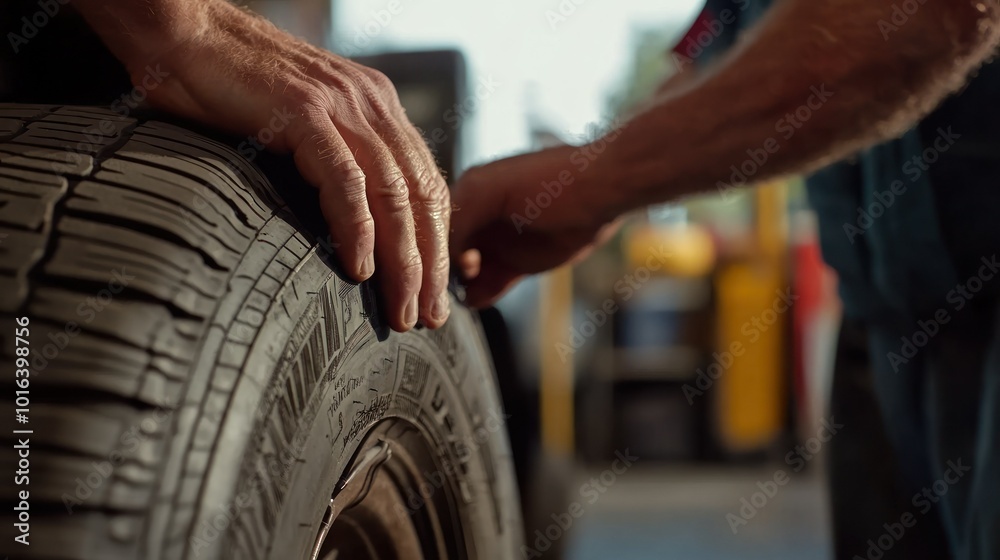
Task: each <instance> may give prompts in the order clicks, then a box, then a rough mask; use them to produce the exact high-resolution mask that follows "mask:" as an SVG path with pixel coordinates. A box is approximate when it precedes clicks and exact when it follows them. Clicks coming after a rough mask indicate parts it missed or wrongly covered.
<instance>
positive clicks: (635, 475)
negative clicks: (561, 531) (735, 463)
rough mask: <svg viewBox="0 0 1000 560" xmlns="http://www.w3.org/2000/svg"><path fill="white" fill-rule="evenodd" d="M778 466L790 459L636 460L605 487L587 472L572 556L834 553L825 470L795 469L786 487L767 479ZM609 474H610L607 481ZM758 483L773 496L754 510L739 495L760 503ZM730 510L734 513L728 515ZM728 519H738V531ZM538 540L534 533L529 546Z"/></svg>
mask: <svg viewBox="0 0 1000 560" xmlns="http://www.w3.org/2000/svg"><path fill="white" fill-rule="evenodd" d="M779 470H781V471H788V470H789V469H788V467H787V465H774V466H767V467H753V468H746V467H742V468H736V467H688V468H676V467H670V468H666V467H652V466H649V465H645V466H640V465H635V466H633V467H632V468H631V469H629V470H627V471H625V472H624V473H622V474H621V475H618V476H616V477H615V478H614V481H613V482H612V483H611V484H608V485H607V488H606V491H605V492H603V493H600V492H599V490H600V488H594V487H593V486H583V485H585V484H589V483H588V482H587V481H588V479H589V478H590V476H599V475H600V472H593V473H590V475H588V476H587V477H584V478H583V479H582V480H581V481H580V484H581V487H580V490H579V492H578V494H577V496H578V499H577V502H578V503H580V506H581V508H582V510H583V512H582V513H579V511H578V512H577V513H578V518H576V519H575V520H574V522H573V527H572V530H571V532H570V533H569V535H567V537H566V538H567V539H568V542H567V545H568V555H567V559H568V560H608V559H611V558H623V559H624V558H627V559H629V560H647V559H648V560H672V559H677V560H702V559H704V560H729V559H733V560H736V559H739V560H757V559H760V560H783V559H789V560H791V559H794V560H804V559H806V560H827V559H829V558H830V557H831V556H832V555H831V552H830V535H829V523H828V518H829V513H828V502H827V495H826V490H825V487H824V484H823V479H822V473H821V472H819V469H812V470H809V471H806V472H803V473H799V474H796V475H794V478H790V480H788V481H787V483H786V484H784V485H783V486H771V485H769V484H767V481H772V480H775V474H776V473H777V472H778V471H779ZM789 474H790V473H789ZM610 479H611V477H610V476H607V475H606V477H605V480H606V481H608V480H610ZM778 480H781V478H780V475H779V478H778ZM758 483H760V484H761V485H763V486H764V487H765V489H770V490H772V492H773V497H771V498H768V499H767V501H766V503H764V505H763V507H761V508H759V510H758V511H757V512H756V513H753V511H752V510H751V509H749V508H748V507H746V506H743V504H742V503H741V498H746V499H747V500H748V501H751V500H756V503H757V504H761V503H763V502H764V500H763V498H764V494H763V493H761V494H760V495H758V496H757V497H756V498H755V497H754V496H753V494H754V493H756V492H761V490H760V487H759V486H758ZM601 486H602V487H603V485H601ZM775 488H776V491H774V489H775ZM574 490H576V489H574ZM595 490H597V491H595ZM741 507H744V510H743V512H744V514H745V515H746V516H750V515H751V513H753V515H752V517H749V519H747V520H746V521H747V522H746V524H742V523H740V522H741V521H742V520H743V518H742V517H739V516H740V509H741ZM727 514H733V517H730V518H728V519H727ZM563 519H565V518H563ZM731 522H732V523H736V524H737V525H736V533H735V534H734V532H733V530H732V526H731ZM553 532H554V533H555V532H556V531H553ZM535 538H536V536H529V538H528V541H529V546H530V545H531V544H532V543H533V542H534V540H535Z"/></svg>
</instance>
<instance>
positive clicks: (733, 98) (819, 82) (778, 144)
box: [451, 0, 1000, 305]
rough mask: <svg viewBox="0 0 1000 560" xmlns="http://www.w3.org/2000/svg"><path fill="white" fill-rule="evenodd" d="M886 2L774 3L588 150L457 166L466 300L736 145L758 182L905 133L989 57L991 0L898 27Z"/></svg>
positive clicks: (731, 156)
mask: <svg viewBox="0 0 1000 560" xmlns="http://www.w3.org/2000/svg"><path fill="white" fill-rule="evenodd" d="M894 1H895V0H780V1H779V3H777V4H776V5H775V6H774V7H773V8H772V9H771V10H770V13H769V14H768V15H767V16H766V17H765V19H764V20H763V21H761V22H760V23H759V24H758V25H757V26H756V27H755V28H754V29H752V30H750V31H749V32H748V33H746V34H745V35H744V36H743V37H741V39H740V40H739V41H738V42H737V44H736V45H735V46H734V48H733V49H732V50H731V51H730V52H729V53H727V55H726V56H724V57H723V59H722V60H720V61H718V63H717V64H716V65H715V66H714V67H711V68H708V69H706V70H705V71H703V72H699V74H698V76H697V77H696V78H695V79H694V80H693V82H686V83H683V84H681V85H679V86H678V87H671V88H669V89H667V90H666V91H664V92H663V94H662V95H660V96H658V97H657V98H656V99H654V100H653V101H652V103H651V105H650V106H648V107H647V108H646V109H645V110H644V111H641V112H640V113H638V114H637V115H636V116H635V117H633V118H631V119H630V120H629V121H628V122H627V123H625V125H624V126H623V127H619V129H618V130H614V131H612V132H611V133H609V134H608V135H607V136H605V137H604V138H602V139H600V140H598V141H597V142H593V143H590V144H588V145H586V146H581V147H579V148H573V147H564V148H553V149H550V150H543V151H540V152H535V153H532V154H526V155H523V156H515V157H513V158H508V159H505V160H501V161H498V162H494V163H491V164H487V165H484V166H482V167H478V168H475V169H472V170H470V171H469V172H467V173H466V174H465V175H464V176H463V177H462V179H461V180H460V181H459V185H458V189H457V190H456V192H455V194H454V200H455V206H456V208H458V209H459V211H458V212H457V213H456V215H455V220H454V230H453V233H452V236H451V242H452V255H453V257H455V258H457V259H458V262H459V263H460V265H461V267H462V270H463V271H464V272H465V274H466V275H467V276H468V278H469V281H468V285H467V293H468V294H469V300H470V301H471V302H472V303H473V304H480V305H481V304H485V303H488V302H490V301H492V300H494V299H496V298H497V297H498V296H499V295H500V294H502V293H503V292H504V291H505V290H506V289H507V288H509V287H510V286H511V285H512V284H513V282H515V281H516V280H517V279H518V278H520V277H521V276H523V275H526V274H533V273H536V272H541V271H544V270H547V269H549V268H554V267H556V266H559V265H562V264H565V263H567V262H573V261H575V260H578V259H580V258H582V257H583V256H585V255H586V254H587V252H588V251H589V250H591V249H592V248H593V247H594V246H596V245H598V244H600V243H601V242H602V240H603V239H606V238H607V237H608V234H609V230H611V229H613V228H614V223H615V220H616V219H617V218H618V217H619V216H621V215H622V214H624V213H626V212H628V211H629V210H632V209H635V208H640V207H643V206H645V205H648V204H651V203H655V202H661V201H667V200H671V199H676V198H678V197H681V196H684V195H688V194H692V193H696V192H699V191H706V190H709V189H712V188H718V187H719V186H720V185H722V186H725V185H726V184H728V183H730V182H731V179H732V177H733V175H735V174H734V172H733V169H732V168H733V166H736V167H737V168H740V167H742V165H743V163H744V162H746V161H747V160H750V159H751V156H750V155H749V154H748V151H751V152H752V153H754V154H756V155H757V159H758V160H761V159H765V158H764V157H763V156H764V155H766V161H764V162H763V163H762V164H756V162H753V161H751V163H753V164H754V165H748V166H747V168H748V169H751V170H752V173H749V174H746V173H745V175H750V176H748V177H746V179H745V180H747V181H748V182H749V181H750V180H752V181H759V180H765V179H768V178H770V177H774V176H776V175H781V174H785V173H791V172H808V171H810V170H813V169H816V168H818V167H820V166H821V165H823V164H825V163H828V162H832V161H834V160H836V159H839V158H842V157H844V156H846V155H848V154H850V153H851V152H853V151H856V150H859V149H861V148H863V147H865V146H868V145H871V144H873V143H875V142H877V141H879V140H884V139H887V138H891V137H893V136H895V135H898V134H899V133H901V132H903V131H904V130H905V129H906V128H908V127H910V126H912V125H913V124H914V123H915V122H916V121H917V120H918V119H920V118H921V117H922V116H924V115H925V114H927V113H928V112H929V111H930V110H931V109H932V108H933V107H934V106H935V105H936V104H937V103H939V102H940V101H941V100H942V99H943V98H944V97H945V96H946V95H947V94H949V93H951V92H953V91H955V90H957V89H958V88H959V87H961V85H962V84H963V83H964V81H965V79H966V77H967V76H968V75H969V73H970V72H972V71H973V70H974V69H975V68H977V67H978V66H979V65H980V64H982V62H983V61H984V60H985V59H986V58H987V57H988V56H989V55H990V54H991V53H992V52H993V49H994V47H995V45H996V43H997V40H998V35H1000V15H998V14H1000V6H998V3H1000V0H917V2H918V3H919V2H921V1H923V3H921V4H920V8H919V9H918V10H917V11H916V12H915V13H913V14H910V15H909V16H908V17H907V21H906V22H905V23H900V24H898V25H897V24H894V23H892V22H893V2H894ZM897 21H898V20H897ZM880 22H885V23H884V24H883V23H880ZM887 24H888V25H891V26H892V27H891V28H890V27H887ZM801 107H805V109H803V110H801V111H800V108H801ZM803 117H805V118H803ZM761 151H763V154H762V153H761ZM754 166H756V168H754ZM741 171H742V170H741ZM736 179H737V181H741V180H744V179H741V178H740V177H737V178H736ZM542 203H544V204H542Z"/></svg>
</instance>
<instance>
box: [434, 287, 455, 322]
mask: <svg viewBox="0 0 1000 560" xmlns="http://www.w3.org/2000/svg"><path fill="white" fill-rule="evenodd" d="M450 310H451V299H450V298H448V292H443V293H442V294H441V295H439V296H438V298H437V300H436V301H435V302H434V307H433V308H432V309H431V317H434V320H435V321H442V322H443V321H444V320H445V319H447V318H448V312H449V311H450Z"/></svg>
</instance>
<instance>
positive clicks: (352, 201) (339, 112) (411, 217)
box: [88, 0, 451, 331]
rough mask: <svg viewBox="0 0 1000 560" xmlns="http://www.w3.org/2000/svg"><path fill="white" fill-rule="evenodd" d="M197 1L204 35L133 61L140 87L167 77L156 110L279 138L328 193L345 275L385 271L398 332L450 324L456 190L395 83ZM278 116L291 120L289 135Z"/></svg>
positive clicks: (224, 7) (222, 5)
mask: <svg viewBox="0 0 1000 560" xmlns="http://www.w3.org/2000/svg"><path fill="white" fill-rule="evenodd" d="M187 5H188V6H191V7H192V9H196V10H200V11H202V13H201V20H200V21H199V24H198V26H197V31H196V32H193V33H188V34H187V35H188V36H185V35H184V34H180V36H179V37H178V39H179V41H178V45H177V46H174V47H172V48H170V49H169V50H168V51H166V52H162V53H155V57H154V58H153V59H152V60H150V59H149V56H150V54H148V53H147V54H146V55H145V56H144V57H143V58H145V60H131V61H130V60H125V63H126V66H128V67H129V68H130V71H132V73H133V80H141V78H142V76H137V75H136V74H137V73H139V72H143V71H144V68H145V67H146V66H147V65H148V64H149V63H150V62H154V63H156V64H162V67H163V69H164V70H165V71H166V72H167V73H168V74H169V77H168V78H167V79H166V80H165V81H164V82H163V84H162V85H160V86H159V87H157V88H155V89H152V90H150V91H149V100H150V102H151V103H152V104H153V105H154V106H157V107H159V108H162V109H164V110H167V111H169V112H172V113H175V114H179V115H182V116H185V117H188V118H191V119H194V120H197V121H200V122H203V123H206V124H209V125H213V126H216V127H219V128H222V129H226V130H229V131H232V132H236V133H239V134H248V135H253V136H255V137H257V138H271V137H273V140H271V141H270V142H269V143H268V144H267V145H266V148H267V149H270V150H275V151H279V152H291V153H292V154H293V155H294V158H295V162H296V164H297V166H298V168H299V170H300V172H301V173H302V175H303V177H305V179H306V180H307V181H309V182H310V183H311V184H313V185H314V186H316V187H317V188H318V189H319V201H320V206H321V209H322V212H323V216H324V217H325V218H326V221H327V224H328V226H329V228H330V234H331V237H332V241H333V245H334V246H335V247H337V252H338V256H339V258H340V260H341V262H342V263H343V265H344V268H345V270H346V272H347V274H349V275H350V276H351V277H352V278H354V279H355V280H358V281H361V280H365V279H367V278H369V277H370V276H371V275H372V274H373V273H374V272H376V270H377V271H378V273H379V276H380V278H381V286H382V291H383V298H384V302H385V303H386V310H387V315H388V319H389V323H390V326H391V327H392V328H393V329H395V330H397V331H405V330H408V329H410V328H411V327H413V326H414V324H415V323H416V322H417V321H418V319H419V320H420V321H421V322H422V323H423V324H424V325H426V326H428V327H431V328H434V327H438V326H441V325H442V324H444V322H445V320H446V319H447V317H448V314H449V299H448V293H447V286H448V274H449V260H448V259H449V256H448V249H447V235H448V230H449V220H450V215H451V203H450V200H449V194H448V187H447V185H446V184H445V181H444V179H443V178H442V176H441V174H440V172H439V170H438V168H437V165H436V163H435V161H434V158H433V156H432V155H431V153H430V151H429V150H428V148H427V146H426V144H424V142H423V139H422V138H421V137H420V134H419V133H418V132H417V130H416V129H415V128H414V127H413V125H411V124H410V122H409V121H408V120H407V118H406V116H405V114H404V111H403V109H402V107H401V106H400V104H399V100H398V98H397V96H396V92H395V89H394V87H393V85H392V83H391V82H390V81H389V80H388V79H387V78H386V77H385V76H384V75H383V74H381V73H379V72H377V71H375V70H372V69H369V68H365V67H363V66H360V65H358V64H355V63H353V62H351V61H349V60H346V59H344V58H341V57H338V56H335V55H333V54H331V53H329V52H326V51H324V50H322V49H319V48H316V47H313V46H311V45H309V44H307V43H305V42H304V41H301V40H299V39H296V38H294V37H292V36H290V35H289V34H287V33H285V32H283V31H281V30H279V29H277V28H276V27H274V26H273V25H272V24H270V23H269V22H267V21H266V20H264V19H262V18H260V17H257V16H255V15H252V14H250V13H247V12H245V11H243V10H241V9H239V8H236V7H234V6H232V5H230V4H229V3H228V2H225V1H219V0H209V1H208V2H187ZM88 19H90V18H88ZM98 31H99V32H100V31H101V30H100V29H99V28H98ZM103 34H106V33H103ZM105 40H106V41H107V37H106V38H105ZM122 40H123V39H121V37H116V38H115V40H114V41H110V43H111V44H110V46H111V47H112V50H114V51H115V52H116V54H118V55H119V57H122V58H126V57H123V56H122V52H124V51H127V50H128V49H127V47H122V46H121V45H120V44H119V45H118V48H117V49H116V48H115V46H116V45H115V41H118V43H120V42H121V41H122ZM135 40H136V41H139V40H141V39H135ZM147 46H148V45H147ZM137 50H140V51H141V50H142V49H137ZM145 50H146V51H148V50H149V49H148V48H147V49H145ZM276 115H287V116H286V117H283V118H282V119H280V120H282V121H287V125H282V126H281V127H280V130H279V129H278V128H279V127H277V126H274V123H275V116H276ZM264 131H270V132H268V133H266V134H261V133H262V132H264Z"/></svg>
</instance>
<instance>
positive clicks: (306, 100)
mask: <svg viewBox="0 0 1000 560" xmlns="http://www.w3.org/2000/svg"><path fill="white" fill-rule="evenodd" d="M283 93H284V95H285V96H286V97H287V98H288V99H289V100H290V101H291V102H292V103H294V104H295V105H296V106H297V107H299V110H300V112H301V113H303V114H307V115H312V114H316V113H318V112H320V111H322V110H323V107H324V105H325V98H324V95H323V92H322V91H320V89H319V88H318V87H316V86H314V85H312V84H309V83H305V82H300V81H294V82H290V83H289V84H287V85H286V86H285V88H284V91H283Z"/></svg>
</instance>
